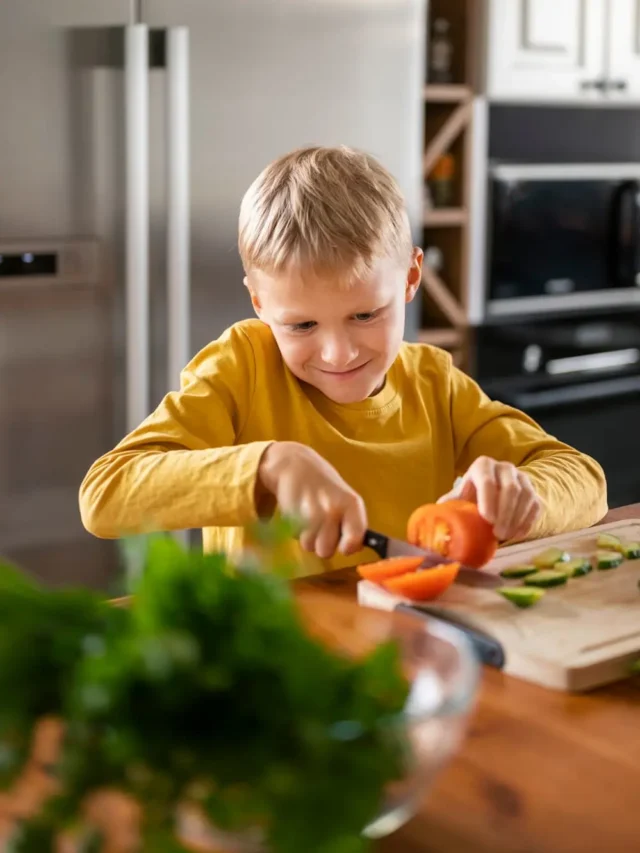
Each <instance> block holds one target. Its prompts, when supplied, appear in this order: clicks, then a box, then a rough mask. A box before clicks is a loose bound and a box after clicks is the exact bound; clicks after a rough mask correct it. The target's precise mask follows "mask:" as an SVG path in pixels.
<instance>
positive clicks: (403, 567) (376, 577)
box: [358, 557, 423, 583]
mask: <svg viewBox="0 0 640 853" xmlns="http://www.w3.org/2000/svg"><path fill="white" fill-rule="evenodd" d="M422 559H423V558H422V557H390V558H389V559H387V560H379V561H378V562H376V563H363V564H362V565H361V566H358V574H359V575H360V577H361V578H364V579H365V580H368V581H373V582H374V583H380V581H383V580H386V579H387V578H395V577H398V575H404V574H407V572H415V570H416V569H417V568H418V566H419V565H420V563H421V562H422Z"/></svg>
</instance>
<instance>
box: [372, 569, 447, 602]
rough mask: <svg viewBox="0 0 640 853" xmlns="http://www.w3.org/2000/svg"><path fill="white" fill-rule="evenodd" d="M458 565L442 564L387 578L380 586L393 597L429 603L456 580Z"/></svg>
mask: <svg viewBox="0 0 640 853" xmlns="http://www.w3.org/2000/svg"><path fill="white" fill-rule="evenodd" d="M459 568H460V563H444V564H442V565H441V566H434V567H433V568H431V569H422V570H421V571H417V572H411V573H409V574H404V575H400V577H395V578H388V579H387V580H385V581H383V582H382V586H384V588H385V589H388V590H389V592H392V593H394V595H400V596H402V597H403V598H410V599H411V600H412V601H431V600H432V599H434V598H438V596H439V595H442V593H443V592H444V591H445V590H447V589H448V588H449V587H450V586H451V584H452V583H453V582H454V580H455V579H456V575H457V574H458V570H459Z"/></svg>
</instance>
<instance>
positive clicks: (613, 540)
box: [597, 533, 622, 553]
mask: <svg viewBox="0 0 640 853" xmlns="http://www.w3.org/2000/svg"><path fill="white" fill-rule="evenodd" d="M597 545H598V548H601V549H603V550H604V551H620V552H621V553H622V542H621V541H620V539H618V537H617V536H612V534H611V533H601V534H600V536H598V539H597Z"/></svg>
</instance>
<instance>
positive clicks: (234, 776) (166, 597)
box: [0, 522, 407, 853]
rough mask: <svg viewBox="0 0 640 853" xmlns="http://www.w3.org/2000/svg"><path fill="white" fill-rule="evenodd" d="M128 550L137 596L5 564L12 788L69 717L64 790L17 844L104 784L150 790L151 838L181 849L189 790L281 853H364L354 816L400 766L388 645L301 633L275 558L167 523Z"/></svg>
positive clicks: (21, 846) (0, 606) (92, 846)
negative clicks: (354, 647) (204, 548)
mask: <svg viewBox="0 0 640 853" xmlns="http://www.w3.org/2000/svg"><path fill="white" fill-rule="evenodd" d="M278 525H280V526H278ZM292 532H293V528H292V527H291V526H287V525H286V524H284V523H283V522H272V527H269V526H265V525H262V526H261V528H260V531H259V534H260V542H261V545H262V547H263V548H265V549H267V551H268V550H269V548H271V549H272V550H271V551H270V553H271V554H272V556H273V553H274V551H273V549H274V548H279V547H281V545H282V544H283V542H285V541H286V539H287V537H289V536H290V535H291V534H292ZM135 553H136V555H137V557H138V559H139V560H140V562H139V565H138V566H137V569H138V571H136V572H135V574H134V576H133V580H132V583H133V586H134V592H135V595H134V598H133V601H132V603H131V606H130V607H128V608H117V607H113V606H111V605H110V604H109V603H108V601H106V600H105V599H104V598H103V597H102V596H101V595H100V594H98V593H96V592H93V591H90V590H45V589H43V588H42V587H39V586H37V585H35V584H33V583H31V582H29V581H28V580H27V579H26V578H25V577H24V576H23V575H21V574H20V573H19V572H18V571H17V570H16V569H14V568H13V567H10V566H2V567H0V620H1V621H2V625H3V632H2V636H1V637H0V695H1V696H2V697H3V701H2V705H1V707H0V776H1V781H2V783H3V785H4V786H7V785H9V784H10V783H11V782H12V781H13V780H14V779H15V777H16V774H17V773H19V772H20V770H21V768H22V766H23V764H24V760H25V757H26V755H27V752H28V747H29V743H30V739H31V735H32V730H33V727H34V725H35V724H36V722H37V721H38V719H40V718H41V717H43V716H45V715H55V716H58V717H60V718H62V720H63V722H64V725H65V737H64V741H63V746H62V753H61V756H60V760H59V764H58V766H57V767H56V774H57V776H58V778H59V781H60V784H61V789H62V794H61V796H60V797H59V798H57V799H56V800H53V801H51V802H50V803H49V804H47V807H46V808H45V810H44V812H43V814H42V815H40V816H38V817H37V818H36V819H35V820H34V821H32V822H30V823H26V824H23V825H22V826H20V827H19V828H18V829H17V831H16V833H14V836H13V838H12V841H11V844H12V845H13V846H12V847H10V848H9V849H10V850H11V851H12V853H32V851H33V853H35V851H37V853H50V851H53V849H54V837H55V835H56V833H57V832H59V831H60V830H62V829H64V828H66V827H68V826H70V825H72V824H76V823H77V822H78V821H79V820H80V814H81V804H82V801H83V800H84V799H85V797H86V796H87V795H88V794H90V793H91V792H93V791H95V790H97V789H100V788H104V787H107V786H108V787H112V788H113V787H115V788H118V789H120V790H121V791H124V792H126V793H128V794H131V795H132V796H134V797H135V798H136V799H137V800H138V801H139V803H140V804H141V806H142V809H143V820H144V825H143V834H144V836H145V839H146V841H145V849H150V850H151V849H152V850H154V851H167V853H179V851H182V849H183V848H182V847H181V845H180V844H179V842H178V841H177V840H176V839H175V837H174V834H173V830H174V827H173V825H172V820H171V816H173V815H174V814H175V812H176V808H177V806H178V804H179V803H191V804H193V805H197V806H199V807H200V808H201V809H203V811H204V813H205V814H206V815H207V817H208V818H209V819H210V820H211V821H212V823H214V824H215V825H216V826H218V827H219V828H220V829H223V830H231V831H236V830H238V831H243V830H246V829H252V828H256V827H257V828H259V829H260V830H261V831H262V832H263V834H264V837H265V842H266V846H267V847H268V848H269V850H271V851H273V853H300V851H301V850H304V851H306V853H361V851H363V850H365V849H366V846H367V842H366V840H365V839H364V838H363V837H362V835H361V831H362V829H363V828H364V827H365V826H366V825H367V823H368V822H370V821H371V820H372V819H373V818H374V817H375V816H376V814H377V813H378V810H379V808H380V806H381V802H382V796H383V792H384V788H385V786H386V784H387V783H388V782H389V781H391V780H393V779H397V778H399V777H400V776H401V775H402V774H403V770H404V760H405V756H406V743H405V735H404V732H403V729H402V726H400V725H398V715H399V713H400V712H401V710H402V708H403V706H404V703H405V700H406V695H407V683H406V681H405V679H404V677H403V676H402V674H401V670H400V665H399V659H398V654H397V649H396V648H395V646H392V645H390V644H384V645H381V646H379V647H378V648H377V649H376V650H375V651H374V652H373V653H372V654H371V655H370V656H369V657H368V658H366V659H364V660H360V661H353V660H349V659H347V658H343V657H340V656H338V655H337V654H335V653H333V652H330V651H329V650H328V649H327V648H325V647H324V646H323V645H322V644H321V643H319V642H317V641H315V640H313V639H312V638H311V637H310V636H309V635H308V634H307V632H306V630H305V628H304V625H303V624H302V622H301V620H300V618H299V616H298V613H297V610H296V607H295V603H294V600H293V597H292V595H291V592H290V588H289V586H288V584H287V583H286V582H285V581H284V580H283V579H282V578H280V577H276V576H275V575H274V574H272V573H271V571H269V572H268V573H265V572H260V571H249V570H242V567H238V565H235V564H232V563H231V562H230V561H229V560H228V559H227V558H226V557H225V556H224V555H223V554H212V555H211V554H210V555H205V554H202V553H200V552H197V551H195V550H193V551H189V550H185V549H183V548H182V547H181V546H180V545H178V543H176V542H175V541H174V540H173V539H171V538H170V537H165V536H154V537H151V538H150V539H148V540H147V541H146V545H145V548H144V549H143V550H141V549H140V548H138V547H137V550H136V552H135ZM273 562H274V560H273V558H272V559H271V561H269V560H267V561H266V563H265V564H266V565H267V566H268V568H269V569H271V568H272V566H273ZM87 839H88V840H87V842H86V845H85V847H86V849H87V850H91V853H94V851H97V850H100V848H101V846H102V844H101V841H100V839H99V838H97V837H95V836H94V837H91V835H90V834H89V835H87Z"/></svg>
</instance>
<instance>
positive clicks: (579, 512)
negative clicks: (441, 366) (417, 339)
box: [449, 365, 607, 539]
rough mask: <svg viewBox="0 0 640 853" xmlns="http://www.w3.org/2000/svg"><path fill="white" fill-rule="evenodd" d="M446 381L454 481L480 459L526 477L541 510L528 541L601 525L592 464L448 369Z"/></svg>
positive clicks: (601, 490) (603, 498)
mask: <svg viewBox="0 0 640 853" xmlns="http://www.w3.org/2000/svg"><path fill="white" fill-rule="evenodd" d="M449 375H450V405H451V421H452V424H453V433H454V445H455V456H456V474H457V475H462V474H464V472H465V471H466V470H467V469H468V468H469V466H470V465H471V463H472V462H473V461H474V460H475V459H477V458H478V457H479V456H489V457H492V458H493V459H497V460H500V461H506V462H511V463H512V464H513V465H516V466H517V467H518V468H519V469H520V470H522V471H526V473H527V474H528V475H529V477H530V479H531V482H532V484H533V487H534V489H535V490H536V493H537V495H538V497H539V498H540V500H541V502H542V507H543V511H542V514H541V516H540V518H539V519H538V521H537V523H536V526H535V528H534V529H533V530H532V531H531V533H530V534H529V537H528V538H531V539H533V538H540V537H543V536H551V535H554V534H557V533H564V532H567V531H571V530H577V529H580V528H583V527H590V526H591V525H592V524H595V523H596V522H598V521H600V520H601V519H602V517H603V516H604V515H605V514H606V512H607V488H606V480H605V475H604V471H603V470H602V467H601V466H600V465H599V464H598V462H596V461H595V459H592V458H591V457H590V456H587V455H585V454H583V453H580V452H579V451H577V450H576V449H574V448H573V447H570V446H569V445H567V444H564V443H563V442H561V441H558V440H557V439H556V438H554V437H553V436H551V435H549V434H547V433H546V432H545V431H544V430H543V429H542V428H541V427H540V426H539V425H538V424H537V423H536V422H535V421H534V420H533V419H532V418H530V417H529V416H528V415H526V414H524V413H523V412H521V411H519V410H518V409H514V408H512V407H510V406H506V405H504V404H503V403H500V402H498V401H495V400H491V399H490V398H489V397H488V396H487V395H486V394H485V393H484V392H483V391H482V389H481V388H480V387H479V386H478V385H477V383H476V382H474V380H473V379H471V378H470V377H469V376H467V375H466V374H465V373H463V372H462V371H461V370H459V369H458V368H456V367H454V366H453V365H451V366H450V373H449Z"/></svg>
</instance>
